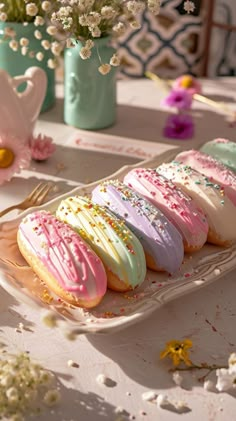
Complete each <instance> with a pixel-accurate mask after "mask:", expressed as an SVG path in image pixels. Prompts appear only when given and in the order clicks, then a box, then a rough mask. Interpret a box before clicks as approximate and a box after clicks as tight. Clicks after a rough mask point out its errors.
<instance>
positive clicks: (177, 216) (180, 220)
mask: <svg viewBox="0 0 236 421" xmlns="http://www.w3.org/2000/svg"><path fill="white" fill-rule="evenodd" d="M124 183H125V184H126V185H127V186H129V187H130V188H132V189H133V190H135V191H137V192H138V193H139V194H141V195H142V196H144V197H145V198H146V199H148V200H150V201H151V202H152V204H153V205H154V206H157V207H158V208H159V209H160V210H161V211H162V212H163V213H164V215H165V216H166V217H167V218H168V219H169V220H170V221H171V222H172V223H173V224H174V225H175V227H176V228H177V229H178V231H179V232H180V234H181V235H182V238H183V241H184V250H185V251H186V252H192V251H195V250H199V249H200V248H201V247H202V246H203V244H205V242H206V239H207V234H208V223H207V220H206V217H205V215H204V213H203V212H202V210H201V209H200V208H199V207H198V206H197V205H196V204H195V202H194V201H193V200H192V199H191V198H190V197H189V196H188V195H186V194H185V193H183V192H182V191H181V190H180V189H178V188H177V187H176V186H175V185H174V184H173V183H171V182H170V181H169V180H167V179H166V178H165V177H163V176H162V175H160V174H158V173H157V172H156V171H155V170H152V169H146V168H136V169H134V170H131V171H130V172H129V173H128V174H127V175H126V176H125V178H124Z"/></svg>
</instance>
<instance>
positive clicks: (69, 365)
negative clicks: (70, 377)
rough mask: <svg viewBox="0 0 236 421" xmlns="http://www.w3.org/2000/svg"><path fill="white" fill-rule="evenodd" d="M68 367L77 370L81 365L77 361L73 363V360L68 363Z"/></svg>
mask: <svg viewBox="0 0 236 421" xmlns="http://www.w3.org/2000/svg"><path fill="white" fill-rule="evenodd" d="M67 365H68V367H76V368H78V367H79V364H77V363H76V362H75V361H73V360H68V361H67Z"/></svg>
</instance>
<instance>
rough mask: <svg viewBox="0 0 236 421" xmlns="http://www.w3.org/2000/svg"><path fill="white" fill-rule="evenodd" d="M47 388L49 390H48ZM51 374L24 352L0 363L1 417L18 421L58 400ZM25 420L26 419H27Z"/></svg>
mask: <svg viewBox="0 0 236 421" xmlns="http://www.w3.org/2000/svg"><path fill="white" fill-rule="evenodd" d="M49 386H50V388H49ZM55 386H56V382H55V377H54V375H53V374H52V373H51V372H49V371H47V370H45V369H43V367H41V366H40V365H39V364H35V363H34V362H32V361H31V359H30V358H29V356H28V355H27V354H24V353H20V354H17V355H13V356H11V357H9V356H7V357H6V358H5V359H2V360H0V418H1V419H4V420H5V419H7V420H11V421H12V420H14V421H21V420H23V419H24V415H29V416H30V415H33V414H35V413H36V412H37V410H40V405H41V404H43V403H44V404H45V403H46V404H47V405H48V406H52V405H54V404H55V403H57V402H58V401H59V398H60V393H59V392H58V390H57V389H56V387H55ZM27 419H28V417H27Z"/></svg>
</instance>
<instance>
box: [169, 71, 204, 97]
mask: <svg viewBox="0 0 236 421" xmlns="http://www.w3.org/2000/svg"><path fill="white" fill-rule="evenodd" d="M185 76H186V75H183V76H180V77H178V78H177V79H176V80H175V81H174V83H173V88H174V89H179V88H182V89H183V88H184V86H183V85H182V82H183V79H184V77H185ZM184 89H186V90H187V91H188V92H189V93H190V94H191V95H194V94H200V93H201V92H202V86H201V84H200V82H199V81H198V80H197V79H196V78H195V77H193V76H192V85H191V86H190V87H189V88H184Z"/></svg>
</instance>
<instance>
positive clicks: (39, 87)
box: [0, 67, 47, 142]
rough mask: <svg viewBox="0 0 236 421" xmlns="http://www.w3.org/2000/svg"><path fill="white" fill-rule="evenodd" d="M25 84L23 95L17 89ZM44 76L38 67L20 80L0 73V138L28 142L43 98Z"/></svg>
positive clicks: (45, 78) (31, 69)
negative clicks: (4, 136)
mask: <svg viewBox="0 0 236 421" xmlns="http://www.w3.org/2000/svg"><path fill="white" fill-rule="evenodd" d="M23 82H26V83H27V85H26V89H25V90H24V92H21V93H20V92H18V91H17V87H18V86H19V85H21V84H22V83H23ZM46 88H47V76H46V73H45V72H44V70H43V69H41V68H39V67H29V68H28V69H27V70H26V72H25V74H24V75H22V76H16V77H13V78H12V77H11V76H10V75H9V74H8V73H7V72H6V71H5V70H3V69H0V135H1V133H4V134H7V135H8V134H11V135H13V136H16V137H17V138H20V139H21V140H22V141H24V142H27V141H28V139H29V138H30V136H31V134H32V132H33V129H34V126H35V123H36V120H37V117H38V115H39V113H40V110H41V106H42V103H43V100H44V97H45V94H46Z"/></svg>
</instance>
